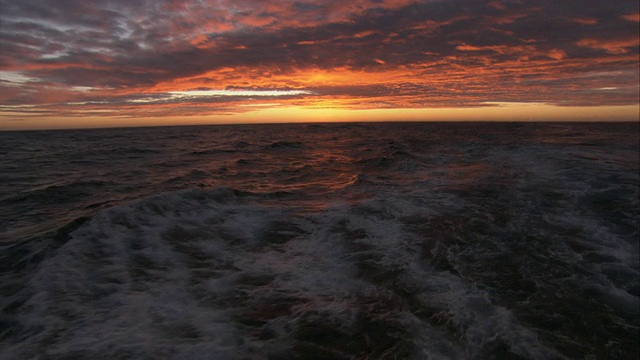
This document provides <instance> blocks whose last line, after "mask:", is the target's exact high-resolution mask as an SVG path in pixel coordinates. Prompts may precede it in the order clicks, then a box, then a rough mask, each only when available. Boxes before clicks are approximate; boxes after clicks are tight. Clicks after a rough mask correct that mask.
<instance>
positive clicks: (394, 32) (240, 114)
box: [0, 0, 640, 130]
mask: <svg viewBox="0 0 640 360" xmlns="http://www.w3.org/2000/svg"><path fill="white" fill-rule="evenodd" d="M639 21H640V14H639V10H638V2H637V1H636V0H630V1H627V0H624V1H618V0H562V1H560V0H531V1H525V0H491V1H483V0H420V1H416V0H322V1H320V0H317V1H315V0H109V1H104V0H55V1H54V0H48V1H47V0H20V1H16V0H0V130H11V129H36V128H43V129H44V128H65V127H73V128H78V127H113V126H144V125H179V124H205V123H254V122H292V121H305V122H306V121H400V120H405V121H485V120H487V121H488V120H502V121H536V120H543V121H554V120H563V121H572V120H586V121H608V120H616V121H621V120H622V121H638V108H639V106H638V96H639V85H638V83H639V61H638V52H639V45H640V41H639V37H638V28H639Z"/></svg>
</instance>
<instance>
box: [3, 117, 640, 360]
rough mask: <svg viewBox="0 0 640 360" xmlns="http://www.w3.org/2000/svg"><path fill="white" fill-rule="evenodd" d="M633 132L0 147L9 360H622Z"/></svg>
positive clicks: (468, 131)
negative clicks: (522, 359)
mask: <svg viewBox="0 0 640 360" xmlns="http://www.w3.org/2000/svg"><path fill="white" fill-rule="evenodd" d="M638 198H639V133H638V124H637V123H626V124H604V123H602V124H594V123H589V124H586V123H584V124H579V123H576V124H566V123H558V124H541V123H537V124H534V123H456V124H452V123H449V124H447V123H391V124H388V123H387V124H385V123H378V124H305V125H235V126H202V127H164V128H132V129H102V130H65V131H33V132H4V133H0V257H1V263H0V271H1V273H0V358H2V359H28V358H34V359H69V358H82V359H126V358H135V359H249V358H251V359H294V358H316V359H318V358H323V359H354V358H358V359H360V358H362V359H365V358H366V359H369V358H371V359H378V358H386V359H394V358H397V359H400V358H403V359H404V358H406V359H463V358H469V359H478V358H479V359H484V358H500V359H503V358H513V359H516V358H526V359H554V358H559V359H561V358H636V359H637V358H638V355H639V352H640V350H639V345H638V338H639V327H640V324H639V322H640V310H639V308H640V305H639V297H640V272H639V271H640V269H639V240H638V239H639V229H638V221H639V219H640V216H639V214H640V207H639V204H638Z"/></svg>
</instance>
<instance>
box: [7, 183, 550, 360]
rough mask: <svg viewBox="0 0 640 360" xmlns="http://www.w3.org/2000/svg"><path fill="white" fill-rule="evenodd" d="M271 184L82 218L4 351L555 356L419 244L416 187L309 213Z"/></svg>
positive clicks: (44, 272)
mask: <svg viewBox="0 0 640 360" xmlns="http://www.w3.org/2000/svg"><path fill="white" fill-rule="evenodd" d="M262 196H263V195H261V194H258V195H256V194H251V193H244V192H239V191H236V190H233V189H229V188H221V189H216V190H213V191H202V190H185V191H177V192H171V193H165V194H162V195H158V196H154V197H151V198H147V199H143V200H140V201H136V202H134V203H132V204H130V205H126V206H119V207H114V208H111V209H107V210H103V211H101V212H99V213H98V214H96V215H95V216H93V217H92V218H91V219H90V220H88V221H86V222H85V221H84V220H83V221H80V222H78V223H76V224H73V227H76V225H77V228H75V229H71V228H69V231H64V232H62V233H64V237H65V243H64V245H62V246H61V247H60V248H59V249H58V250H57V251H56V252H55V253H54V254H52V255H51V257H50V258H48V259H45V260H44V261H43V262H42V263H41V264H40V266H39V267H38V269H37V270H36V271H35V273H34V274H33V276H31V277H30V279H29V286H28V287H27V288H25V289H24V290H23V291H22V292H21V293H19V294H17V295H14V296H13V298H14V301H19V302H21V305H20V306H18V307H16V306H14V307H12V308H11V311H10V312H9V313H8V314H7V315H5V316H8V318H9V319H10V320H9V321H10V322H11V323H12V324H13V325H12V332H10V333H5V334H3V337H4V340H5V341H7V344H8V345H9V346H8V348H7V351H6V352H5V356H9V357H12V356H13V357H33V356H36V354H38V355H43V354H44V355H45V356H52V357H55V356H68V355H70V354H78V355H80V354H81V355H82V356H96V357H98V358H104V357H118V356H124V355H127V356H133V357H136V356H142V355H144V356H154V357H156V356H159V357H174V358H189V357H190V356H193V355H194V354H200V355H202V354H204V353H206V352H209V353H216V354H218V355H220V356H223V357H225V358H226V357H228V358H244V357H255V356H257V354H262V355H259V356H258V357H260V356H263V355H265V356H275V357H277V356H285V354H289V355H291V354H293V355H294V356H297V357H309V356H332V357H354V356H364V357H384V356H388V355H391V354H404V357H410V358H421V357H422V356H423V355H424V354H429V355H430V356H435V357H459V356H466V355H473V356H483V354H484V355H487V356H497V355H498V354H503V355H505V354H512V355H513V354H518V355H520V356H525V357H531V358H542V357H545V356H546V355H549V354H554V351H553V350H550V349H549V348H547V347H546V346H545V345H543V344H542V343H540V341H539V340H538V339H537V338H536V336H535V334H534V333H533V332H532V331H531V330H528V329H527V328H526V327H524V326H523V325H522V324H520V323H519V322H518V320H516V318H515V317H514V316H513V314H511V312H510V310H508V309H506V308H504V307H501V306H498V305H496V304H494V303H493V302H492V301H491V296H490V294H489V293H487V292H485V291H484V290H480V289H478V288H477V287H476V286H475V285H474V284H473V283H472V282H469V281H468V280H467V279H464V278H461V277H459V276H457V275H456V274H455V273H453V272H451V271H449V270H443V268H441V267H438V266H436V264H434V263H433V261H432V254H428V253H425V252H423V251H420V248H421V247H422V246H423V245H422V244H423V243H424V242H425V241H427V239H425V238H424V237H423V236H419V234H418V233H416V232H415V231H413V230H412V229H414V228H413V227H411V226H409V224H413V223H415V222H419V221H420V219H422V221H426V220H427V219H428V218H430V217H431V216H433V212H430V211H427V210H425V207H424V205H423V204H418V203H417V202H415V199H414V198H412V197H404V198H386V197H383V198H375V199H370V200H365V201H362V202H360V203H359V204H353V205H340V204H337V205H336V206H334V207H331V208H328V209H326V210H325V211H323V212H319V213H306V214H305V213H299V212H296V211H294V209H293V208H291V207H286V206H284V207H282V206H281V207H270V206H264V205H261V204H260V200H262V199H263V197H262ZM407 219H411V221H408V220H407ZM67 237H68V238H67ZM430 241H432V240H430ZM16 297H17V298H20V297H21V299H22V300H19V299H18V300H16V299H15V298H16ZM489 333H491V334H493V335H492V336H488V334H489ZM17 339H20V341H16V340H17ZM48 339H55V340H53V341H52V340H48ZM149 339H153V341H149ZM238 339H242V341H239V340H238ZM455 339H462V342H460V341H459V340H455ZM492 354H493V355H492Z"/></svg>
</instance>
